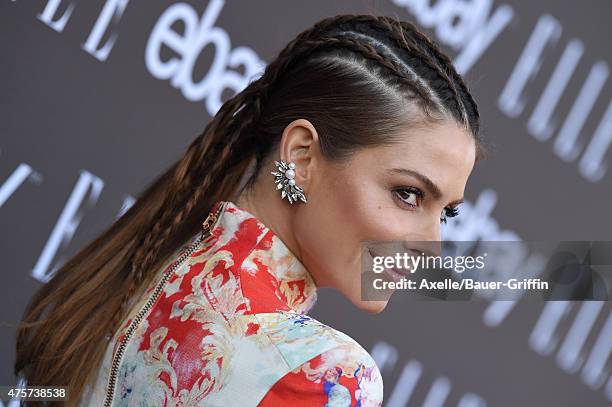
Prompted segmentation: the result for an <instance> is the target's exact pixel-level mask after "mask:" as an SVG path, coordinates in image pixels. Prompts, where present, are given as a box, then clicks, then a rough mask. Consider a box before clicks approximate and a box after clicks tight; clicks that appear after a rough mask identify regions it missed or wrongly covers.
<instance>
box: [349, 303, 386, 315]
mask: <svg viewBox="0 0 612 407" xmlns="http://www.w3.org/2000/svg"><path fill="white" fill-rule="evenodd" d="M387 303H388V301H362V300H361V299H357V301H356V302H354V304H355V306H356V307H357V308H359V309H360V310H362V311H365V312H367V313H370V314H378V313H380V312H382V311H383V310H384V309H385V307H386V306H387Z"/></svg>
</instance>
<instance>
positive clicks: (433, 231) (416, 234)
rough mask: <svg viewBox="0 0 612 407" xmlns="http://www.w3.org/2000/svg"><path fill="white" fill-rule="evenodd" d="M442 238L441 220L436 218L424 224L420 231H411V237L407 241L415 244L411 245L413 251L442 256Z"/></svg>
mask: <svg viewBox="0 0 612 407" xmlns="http://www.w3.org/2000/svg"><path fill="white" fill-rule="evenodd" d="M441 238H442V231H441V228H440V219H439V218H435V220H433V221H432V220H431V219H428V220H427V221H426V222H423V223H422V224H421V225H420V227H419V230H416V231H411V233H410V236H409V237H407V238H406V239H405V241H410V242H413V243H412V244H411V246H412V247H411V248H412V249H416V250H419V251H422V252H424V253H425V254H428V255H430V256H440V253H441V251H442V249H441V243H440V240H441Z"/></svg>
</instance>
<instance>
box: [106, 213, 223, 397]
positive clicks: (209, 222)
mask: <svg viewBox="0 0 612 407" xmlns="http://www.w3.org/2000/svg"><path fill="white" fill-rule="evenodd" d="M224 206H225V203H222V204H221V205H219V208H218V209H217V210H216V211H215V212H214V213H213V212H211V213H209V214H208V216H207V217H206V219H205V220H204V222H202V233H201V234H200V236H198V238H197V239H196V240H195V241H194V242H193V243H192V244H191V246H189V248H188V249H187V250H186V251H185V252H184V253H183V254H182V255H181V256H180V257H179V259H178V260H177V261H176V262H175V263H174V266H172V267H171V268H170V269H169V270H168V271H166V272H165V273H164V275H163V276H162V278H161V280H160V281H159V283H157V286H156V287H155V290H154V291H153V293H152V294H151V296H150V297H149V298H148V299H147V302H146V303H145V304H144V305H143V306H142V308H141V309H140V310H139V311H138V313H137V314H136V316H135V317H134V319H133V320H132V322H131V323H130V325H129V327H128V328H127V330H126V333H125V335H124V337H123V340H122V341H121V343H120V344H119V348H118V349H117V352H116V353H115V355H114V356H113V360H112V364H111V369H110V374H109V376H108V385H107V389H106V397H105V399H104V406H105V407H110V406H111V404H112V401H113V398H114V396H115V394H114V393H115V385H116V384H117V373H118V370H119V366H120V365H121V358H122V357H123V353H124V352H125V349H126V347H127V343H128V342H129V340H130V338H131V337H132V335H133V334H134V331H136V328H137V327H138V324H139V323H140V321H142V319H143V318H144V316H145V315H146V314H147V312H149V310H150V308H151V307H152V306H153V304H154V303H155V301H156V300H157V298H158V297H159V295H160V294H161V292H162V289H163V288H164V286H165V285H166V282H167V281H168V279H169V278H170V276H171V275H172V273H174V271H176V269H178V268H179V267H180V266H181V265H182V264H183V262H184V261H185V260H186V259H187V258H188V257H189V256H190V255H191V254H192V253H193V252H194V251H195V250H196V248H197V247H198V245H199V244H200V243H201V242H202V241H203V240H204V239H205V238H206V237H208V236H210V234H211V230H212V227H213V225H214V224H215V223H216V222H217V220H218V218H219V214H220V213H221V210H222V209H223V207H224Z"/></svg>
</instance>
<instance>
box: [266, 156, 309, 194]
mask: <svg viewBox="0 0 612 407" xmlns="http://www.w3.org/2000/svg"><path fill="white" fill-rule="evenodd" d="M274 164H276V168H277V170H278V171H272V172H271V174H272V175H274V183H275V184H276V189H280V190H281V199H283V198H285V197H287V200H288V201H289V203H290V204H293V203H294V202H297V200H298V199H299V200H301V201H302V202H304V203H306V196H305V195H304V190H303V189H302V188H300V187H299V186H297V185H296V184H295V179H294V178H295V163H294V162H290V163H289V164H287V163H286V162H285V161H283V160H280V161H274Z"/></svg>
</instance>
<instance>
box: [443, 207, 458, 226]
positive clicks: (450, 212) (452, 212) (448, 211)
mask: <svg viewBox="0 0 612 407" xmlns="http://www.w3.org/2000/svg"><path fill="white" fill-rule="evenodd" d="M442 213H444V216H442V217H441V218H440V222H441V223H446V220H447V218H454V217H455V216H457V215H459V210H458V209H457V208H444V210H443V211H442Z"/></svg>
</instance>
